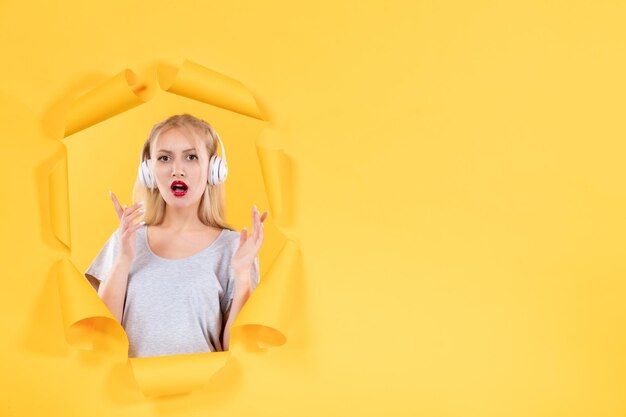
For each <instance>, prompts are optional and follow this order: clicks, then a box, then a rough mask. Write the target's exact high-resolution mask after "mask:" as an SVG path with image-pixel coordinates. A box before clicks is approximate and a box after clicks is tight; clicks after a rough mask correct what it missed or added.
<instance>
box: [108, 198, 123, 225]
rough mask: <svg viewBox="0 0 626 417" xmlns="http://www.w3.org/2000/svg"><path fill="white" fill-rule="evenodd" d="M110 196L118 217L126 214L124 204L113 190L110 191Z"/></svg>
mask: <svg viewBox="0 0 626 417" xmlns="http://www.w3.org/2000/svg"><path fill="white" fill-rule="evenodd" d="M109 197H111V201H113V207H114V208H115V213H117V217H118V219H121V218H122V214H124V210H123V209H122V205H121V204H120V202H119V201H118V200H117V197H116V196H115V194H113V192H112V191H109Z"/></svg>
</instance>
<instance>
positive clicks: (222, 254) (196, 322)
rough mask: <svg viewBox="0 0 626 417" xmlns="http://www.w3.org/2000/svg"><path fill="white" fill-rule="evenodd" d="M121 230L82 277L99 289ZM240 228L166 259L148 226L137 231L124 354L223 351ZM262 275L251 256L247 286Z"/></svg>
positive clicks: (124, 323) (124, 319)
mask: <svg viewBox="0 0 626 417" xmlns="http://www.w3.org/2000/svg"><path fill="white" fill-rule="evenodd" d="M118 236H119V229H117V230H116V231H115V232H113V233H112V234H111V236H110V237H109V239H108V240H107V241H106V243H105V244H104V247H103V248H102V249H101V250H100V253H98V255H97V256H96V258H95V259H94V261H93V262H92V263H91V265H90V266H89V268H88V269H87V271H86V272H85V277H87V279H88V280H89V282H90V283H91V285H92V286H93V287H94V289H95V290H96V291H97V290H98V287H99V285H100V281H105V280H106V279H107V278H108V276H109V274H110V272H111V269H112V268H113V264H114V262H115V259H116V258H117V254H118V251H119V240H118ZM239 236H240V234H239V232H235V231H232V230H228V229H223V230H222V232H221V233H220V234H219V236H218V237H217V238H216V240H214V241H213V242H212V243H211V244H210V245H209V246H208V247H206V248H204V249H202V250H201V251H199V252H197V253H195V254H193V255H191V256H188V257H186V258H181V259H166V258H161V257H160V256H158V255H156V254H155V253H154V252H152V250H151V249H150V246H149V245H148V238H147V227H146V226H143V227H140V228H139V229H138V230H137V231H136V232H135V239H136V240H135V242H136V245H135V258H134V259H133V261H132V263H131V265H130V269H129V273H128V286H127V289H126V300H125V301H124V313H123V316H122V327H124V329H125V331H126V334H127V335H128V338H129V344H130V346H129V352H128V357H130V358H139V357H147V356H165V355H176V354H185V353H200V352H215V351H221V350H222V344H221V340H220V339H221V335H222V327H223V325H224V324H225V323H226V320H227V319H228V313H229V312H230V307H231V305H232V301H233V291H234V285H235V282H234V279H235V277H234V273H233V268H232V266H231V260H232V258H233V256H234V254H235V252H236V250H237V248H238V246H239ZM259 279H260V274H259V259H258V257H257V258H256V259H255V260H254V264H253V269H252V273H251V276H250V288H251V290H254V288H255V287H256V286H257V285H258V283H259Z"/></svg>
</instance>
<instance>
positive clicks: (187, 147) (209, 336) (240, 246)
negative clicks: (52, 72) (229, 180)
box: [85, 114, 267, 357]
mask: <svg viewBox="0 0 626 417" xmlns="http://www.w3.org/2000/svg"><path fill="white" fill-rule="evenodd" d="M218 142H219V145H220V147H221V149H222V157H223V158H224V159H221V158H220V157H219V156H217V147H218ZM225 158H226V155H225V153H224V147H223V144H222V143H221V140H220V139H219V136H218V135H217V133H216V132H215V130H214V129H213V128H212V127H211V126H210V125H209V124H208V123H207V122H205V121H203V120H200V119H198V118H195V117H193V116H191V115H189V114H183V115H175V116H172V117H169V118H168V119H166V120H164V121H162V122H160V123H158V124H156V125H155V126H154V127H153V128H152V130H151V132H150V135H149V136H148V139H147V140H146V142H145V143H144V146H143V149H142V153H141V164H140V167H139V175H138V179H137V181H136V183H135V188H134V190H133V198H134V200H135V201H139V200H141V201H139V202H138V203H137V204H134V205H131V206H130V207H127V206H124V207H123V208H122V207H121V205H120V204H119V202H118V201H117V198H116V197H115V195H114V194H112V193H111V199H112V200H113V204H114V207H115V209H116V212H117V215H118V217H119V219H120V225H119V228H118V229H117V230H116V231H115V232H114V233H113V234H112V235H111V236H110V237H109V239H108V240H107V242H106V243H105V245H104V247H103V248H102V250H101V251H100V253H99V254H98V255H97V256H96V258H95V260H94V261H93V262H92V264H91V265H90V266H89V268H88V269H87V271H86V272H85V276H86V277H87V279H88V280H89V281H90V282H91V284H92V285H93V286H94V288H95V289H96V291H97V292H98V296H99V297H100V298H101V299H102V300H103V302H104V303H105V304H106V305H107V307H108V308H109V310H111V312H112V313H113V315H114V316H115V317H116V318H117V319H118V320H119V322H120V323H121V324H122V326H123V327H124V329H125V331H126V334H127V335H128V338H129V357H146V356H162V355H175V354H185V353H199V352H212V351H221V350H228V347H229V341H230V327H231V325H232V323H233V321H234V320H235V318H236V317H237V314H238V313H239V311H240V310H241V308H242V307H243V305H244V303H245V302H246V300H247V299H248V297H249V296H250V294H251V293H252V291H253V290H254V288H255V287H256V286H257V284H258V282H259V278H260V276H259V262H258V252H259V249H260V247H261V244H262V242H263V221H264V220H265V218H266V216H267V212H265V213H263V215H262V216H261V215H260V213H259V211H258V210H257V208H256V206H254V207H253V210H252V230H251V233H250V234H249V235H248V231H247V229H246V228H244V229H243V230H242V232H241V233H238V232H236V231H235V230H234V229H233V228H232V227H230V226H229V225H228V224H227V223H226V221H225V207H224V206H225V203H224V188H223V187H224V186H223V182H224V180H225V179H226V175H227V172H228V170H227V166H226V160H225ZM141 216H143V221H139V220H140V218H141Z"/></svg>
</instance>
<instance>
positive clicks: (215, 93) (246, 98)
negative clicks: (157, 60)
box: [158, 60, 263, 120]
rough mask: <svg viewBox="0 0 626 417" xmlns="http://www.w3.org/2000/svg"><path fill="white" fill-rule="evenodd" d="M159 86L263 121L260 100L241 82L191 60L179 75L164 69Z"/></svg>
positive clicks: (166, 68)
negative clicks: (258, 102)
mask: <svg viewBox="0 0 626 417" xmlns="http://www.w3.org/2000/svg"><path fill="white" fill-rule="evenodd" d="M158 74H159V75H158V77H159V85H160V86H161V88H162V89H163V90H165V91H169V92H170V93H174V94H178V95H181V96H185V97H189V98H192V99H194V100H198V101H201V102H203V103H207V104H211V105H213V106H217V107H221V108H223V109H227V110H231V111H234V112H237V113H240V114H244V115H246V116H250V117H254V118H256V119H259V120H263V117H262V116H261V112H260V110H259V106H258V104H257V102H256V99H255V98H254V96H253V95H252V93H251V92H250V90H248V89H247V88H246V87H245V86H244V85H243V84H242V83H241V82H239V81H237V80H235V79H233V78H230V77H227V76H226V75H224V74H220V73H219V72H216V71H213V70H210V69H208V68H205V67H203V66H201V65H198V64H196V63H193V62H191V61H189V60H185V61H184V62H183V65H182V67H181V68H180V70H178V72H175V71H173V70H172V68H171V67H167V66H161V68H160V69H159V71H158Z"/></svg>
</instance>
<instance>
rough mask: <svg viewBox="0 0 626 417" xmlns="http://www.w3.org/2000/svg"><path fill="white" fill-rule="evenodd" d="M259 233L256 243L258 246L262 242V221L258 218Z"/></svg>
mask: <svg viewBox="0 0 626 417" xmlns="http://www.w3.org/2000/svg"><path fill="white" fill-rule="evenodd" d="M259 225H260V227H259V235H258V237H257V240H256V243H257V245H258V246H260V245H261V243H262V242H263V221H262V220H261V219H260V218H259Z"/></svg>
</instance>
